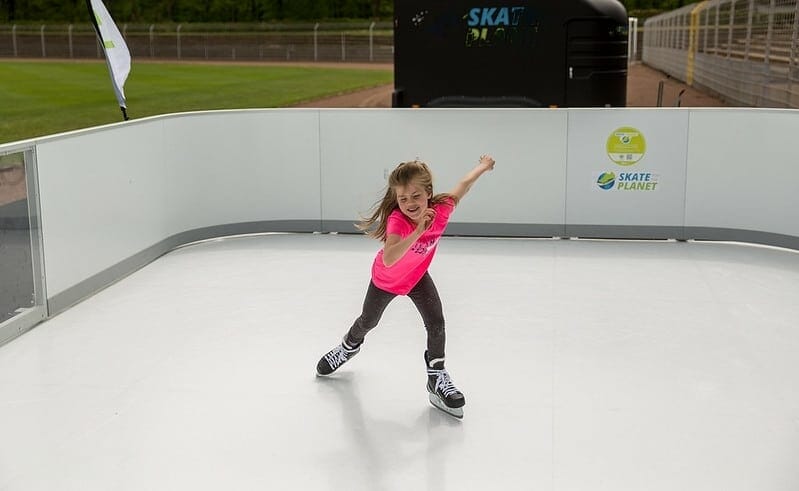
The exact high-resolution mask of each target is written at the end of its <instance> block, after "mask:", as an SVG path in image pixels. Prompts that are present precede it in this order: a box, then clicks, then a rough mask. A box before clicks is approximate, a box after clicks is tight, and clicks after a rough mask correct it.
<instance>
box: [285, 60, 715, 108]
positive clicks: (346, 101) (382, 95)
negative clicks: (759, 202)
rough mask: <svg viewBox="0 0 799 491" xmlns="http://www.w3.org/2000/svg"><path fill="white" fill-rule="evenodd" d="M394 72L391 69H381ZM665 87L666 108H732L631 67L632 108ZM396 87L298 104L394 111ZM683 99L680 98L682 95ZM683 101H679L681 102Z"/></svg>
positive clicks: (649, 102)
mask: <svg viewBox="0 0 799 491" xmlns="http://www.w3.org/2000/svg"><path fill="white" fill-rule="evenodd" d="M379 66H383V67H384V68H386V69H390V68H391V66H390V65H379ZM661 81H664V83H663V97H662V105H663V106H676V105H677V102H678V100H679V102H680V105H681V106H682V107H723V106H728V105H729V104H727V103H725V102H724V101H722V100H721V99H719V98H716V97H714V96H711V95H709V94H707V93H705V92H702V91H700V90H697V89H694V88H692V87H688V86H687V85H685V84H684V83H682V82H680V81H678V80H675V79H673V78H670V77H669V76H668V75H666V74H665V73H663V72H660V71H658V70H655V69H653V68H650V67H648V66H646V65H643V64H641V63H637V64H634V65H633V66H631V67H630V72H629V75H628V78H627V106H628V107H657V100H658V85H659V84H660V82H661ZM393 89H394V86H393V85H392V84H388V85H381V86H379V87H374V88H371V89H367V90H361V91H357V92H352V93H348V94H342V95H338V96H334V97H328V98H325V99H319V100H315V101H309V102H305V103H302V104H298V105H297V106H296V107H391V92H392V90H393ZM681 91H684V92H682V95H680V92H681ZM678 98H679V99H678Z"/></svg>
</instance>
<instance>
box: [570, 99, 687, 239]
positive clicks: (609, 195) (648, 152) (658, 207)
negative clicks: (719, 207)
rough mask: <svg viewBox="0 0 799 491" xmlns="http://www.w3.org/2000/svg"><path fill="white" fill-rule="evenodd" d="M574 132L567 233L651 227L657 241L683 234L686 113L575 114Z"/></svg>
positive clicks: (572, 119) (581, 111)
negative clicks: (675, 233)
mask: <svg viewBox="0 0 799 491" xmlns="http://www.w3.org/2000/svg"><path fill="white" fill-rule="evenodd" d="M568 127H569V129H568V157H567V159H568V161H567V169H566V173H567V176H566V183H567V194H566V224H567V232H568V233H570V234H574V235H575V236H580V235H582V236H590V235H592V234H596V233H599V232H601V231H604V232H606V230H600V229H601V228H602V227H605V228H607V227H608V226H609V227H611V228H612V227H616V226H652V230H653V235H652V236H653V237H658V236H659V234H663V235H665V234H671V233H672V232H673V229H677V228H679V227H681V226H682V223H683V219H684V213H685V186H684V185H682V184H681V183H684V182H685V174H686V168H685V161H686V153H687V140H688V113H687V112H685V111H673V112H661V113H658V112H657V110H647V109H618V110H613V111H595V110H592V109H570V110H569V121H568ZM647 234H648V232H647Z"/></svg>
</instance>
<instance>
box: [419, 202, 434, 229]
mask: <svg viewBox="0 0 799 491" xmlns="http://www.w3.org/2000/svg"><path fill="white" fill-rule="evenodd" d="M435 218H436V210H434V209H432V208H428V209H426V210H425V211H424V213H423V214H422V217H421V219H420V220H419V223H418V224H416V232H417V233H418V234H419V235H422V234H423V233H424V231H425V230H427V229H429V228H430V226H431V225H432V224H433V220H434V219H435Z"/></svg>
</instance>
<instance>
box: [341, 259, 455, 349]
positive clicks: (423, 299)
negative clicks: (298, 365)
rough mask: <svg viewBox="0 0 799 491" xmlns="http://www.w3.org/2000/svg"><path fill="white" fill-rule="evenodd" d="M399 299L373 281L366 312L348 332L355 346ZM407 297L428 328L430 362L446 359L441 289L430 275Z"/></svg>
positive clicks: (348, 338)
mask: <svg viewBox="0 0 799 491" xmlns="http://www.w3.org/2000/svg"><path fill="white" fill-rule="evenodd" d="M396 296H397V294H395V293H390V292H387V291H385V290H381V289H380V288H378V287H376V286H375V284H374V283H373V282H371V281H370V282H369V288H368V289H367V290H366V298H365V299H364V301H363V311H362V312H361V316H360V317H358V318H357V319H355V322H354V323H353V324H352V327H351V328H350V330H349V332H348V333H347V341H348V342H349V343H350V344H352V345H359V344H361V343H362V342H363V339H364V337H366V334H367V333H368V332H369V331H371V330H372V329H373V328H374V327H375V326H377V323H378V322H379V321H380V318H381V317H382V316H383V311H385V310H386V307H387V306H388V304H389V302H391V301H392V300H394V297H396ZM408 297H409V298H410V299H411V301H413V304H414V305H415V306H416V309H417V310H418V311H419V313H420V314H421V315H422V321H423V322H424V325H425V328H426V329H427V352H428V356H429V359H433V358H444V344H445V342H446V335H445V333H444V313H443V311H442V309H441V298H439V296H438V290H436V285H435V283H433V279H432V278H431V277H430V274H429V273H425V274H424V276H422V279H420V280H419V282H418V283H417V284H416V286H414V287H413V289H412V290H411V291H410V292H408Z"/></svg>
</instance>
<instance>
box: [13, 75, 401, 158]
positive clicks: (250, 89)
mask: <svg viewBox="0 0 799 491" xmlns="http://www.w3.org/2000/svg"><path fill="white" fill-rule="evenodd" d="M392 80H393V73H392V71H391V70H375V69H357V68H322V67H306V66H289V65H286V66H267V65H227V64H216V65H212V64H196V65H192V64H169V63H140V62H136V60H134V61H133V67H132V69H131V73H130V75H129V76H128V81H127V83H126V84H125V95H126V97H127V106H128V116H129V117H130V118H131V119H135V118H141V117H145V116H152V115H155V114H165V113H174V112H182V111H196V110H207V109H239V108H261V107H282V106H290V105H292V104H296V103H298V102H301V101H305V100H310V99H316V98H320V97H324V96H328V95H334V94H337V93H341V92H347V91H352V90H356V89H359V88H367V87H373V86H376V85H382V84H386V83H391V81H392ZM121 120H122V113H121V112H120V110H119V106H118V104H117V101H116V98H115V97H114V90H113V88H112V86H111V78H110V76H109V74H108V68H107V67H106V64H105V62H38V61H31V62H17V61H13V62H11V61H0V143H6V142H11V141H17V140H23V139H26V138H32V137H36V136H42V135H50V134H54V133H60V132H62V131H68V130H74V129H79V128H87V127H91V126H97V125H101V124H107V123H115V122H119V121H121Z"/></svg>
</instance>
